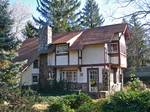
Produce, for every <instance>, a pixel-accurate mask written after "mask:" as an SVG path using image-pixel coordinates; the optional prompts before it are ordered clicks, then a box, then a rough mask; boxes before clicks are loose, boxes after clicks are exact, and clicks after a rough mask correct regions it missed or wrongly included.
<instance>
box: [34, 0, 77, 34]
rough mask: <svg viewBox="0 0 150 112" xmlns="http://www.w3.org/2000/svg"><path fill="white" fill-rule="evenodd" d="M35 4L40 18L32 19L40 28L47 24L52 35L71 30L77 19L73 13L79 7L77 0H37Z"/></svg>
mask: <svg viewBox="0 0 150 112" xmlns="http://www.w3.org/2000/svg"><path fill="white" fill-rule="evenodd" d="M37 3H38V7H37V11H38V12H39V13H40V14H41V16H42V18H38V19H36V18H34V17H33V19H34V20H35V22H37V23H39V25H40V26H43V25H45V24H48V25H49V26H51V27H52V29H53V32H54V33H57V32H66V31H71V30H73V28H74V27H75V24H74V23H75V22H76V21H75V20H76V17H77V14H76V13H75V11H76V10H77V9H78V7H79V6H80V2H79V1H78V0H37Z"/></svg>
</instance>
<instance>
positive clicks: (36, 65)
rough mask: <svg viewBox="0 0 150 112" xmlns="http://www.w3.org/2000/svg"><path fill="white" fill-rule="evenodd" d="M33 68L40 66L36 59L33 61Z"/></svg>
mask: <svg viewBox="0 0 150 112" xmlns="http://www.w3.org/2000/svg"><path fill="white" fill-rule="evenodd" d="M33 68H39V66H38V60H35V61H34V62H33Z"/></svg>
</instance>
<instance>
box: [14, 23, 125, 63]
mask: <svg viewBox="0 0 150 112" xmlns="http://www.w3.org/2000/svg"><path fill="white" fill-rule="evenodd" d="M127 30H128V29H127V24H114V25H108V26H101V27H97V28H93V29H86V30H81V31H74V32H68V33H63V34H56V35H54V36H53V37H52V44H60V43H67V42H69V40H71V39H74V38H75V39H74V42H73V43H72V44H71V46H70V49H71V50H76V49H82V48H83V47H84V45H89V44H97V43H107V42H110V41H111V39H112V37H113V36H114V34H115V33H118V32H122V33H124V34H125V35H126V36H128V35H127V34H128V31H127ZM38 55H39V53H38V38H29V39H26V40H25V41H24V42H23V44H22V46H21V47H20V49H19V50H18V56H17V57H16V58H15V61H23V60H26V59H27V60H28V65H29V64H30V63H32V62H33V61H34V60H35V59H36V58H37V57H38Z"/></svg>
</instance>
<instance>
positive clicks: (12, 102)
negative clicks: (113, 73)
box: [0, 80, 150, 112]
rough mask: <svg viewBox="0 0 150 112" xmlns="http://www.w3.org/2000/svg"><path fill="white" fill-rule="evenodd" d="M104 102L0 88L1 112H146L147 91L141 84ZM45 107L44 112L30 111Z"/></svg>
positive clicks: (149, 107) (149, 105)
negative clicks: (40, 106)
mask: <svg viewBox="0 0 150 112" xmlns="http://www.w3.org/2000/svg"><path fill="white" fill-rule="evenodd" d="M134 81H135V82H130V83H129V85H128V86H127V87H126V89H125V90H123V91H121V92H117V93H115V94H114V95H112V96H110V97H107V98H105V99H100V100H93V99H91V98H90V97H89V96H88V95H86V94H84V93H80V94H70V95H63V96H48V95H47V96H44V95H41V94H38V93H37V92H35V91H33V90H32V89H30V88H29V89H26V90H21V89H12V88H0V112H149V110H150V90H148V89H146V88H145V86H143V84H141V82H140V81H137V80H134ZM35 104H38V105H40V104H41V105H44V104H45V105H46V106H44V109H43V110H38V109H35V108H33V107H36V106H35Z"/></svg>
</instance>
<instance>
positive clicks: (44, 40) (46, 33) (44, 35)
mask: <svg viewBox="0 0 150 112" xmlns="http://www.w3.org/2000/svg"><path fill="white" fill-rule="evenodd" d="M51 43H52V28H51V27H49V26H48V25H46V26H43V27H42V28H41V29H40V32H39V52H40V53H45V52H46V51H47V48H48V44H51Z"/></svg>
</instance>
